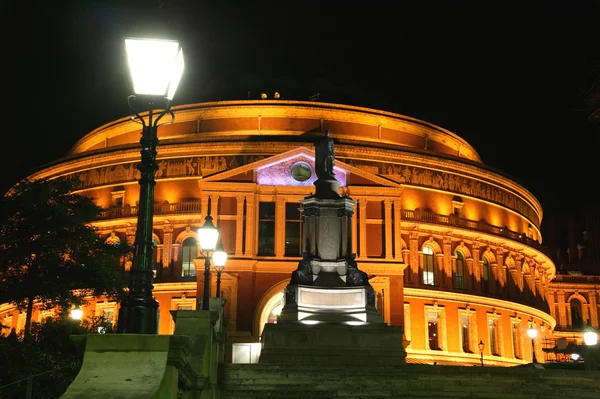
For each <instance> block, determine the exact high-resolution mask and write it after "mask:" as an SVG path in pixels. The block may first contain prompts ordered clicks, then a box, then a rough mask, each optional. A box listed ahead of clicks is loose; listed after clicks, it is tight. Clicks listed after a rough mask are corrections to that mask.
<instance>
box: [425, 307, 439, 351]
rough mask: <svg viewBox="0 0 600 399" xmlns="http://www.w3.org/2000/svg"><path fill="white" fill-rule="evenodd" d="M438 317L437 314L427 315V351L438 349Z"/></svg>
mask: <svg viewBox="0 0 600 399" xmlns="http://www.w3.org/2000/svg"><path fill="white" fill-rule="evenodd" d="M438 322H439V316H438V314H437V313H432V312H430V313H428V314H427V332H428V335H429V349H432V350H441V349H440V341H439V339H440V332H439V323H438Z"/></svg>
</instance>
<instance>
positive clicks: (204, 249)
mask: <svg viewBox="0 0 600 399" xmlns="http://www.w3.org/2000/svg"><path fill="white" fill-rule="evenodd" d="M208 209H210V206H209V207H208ZM198 238H199V240H200V255H201V257H202V258H204V294H203V296H202V310H208V309H209V306H208V305H209V303H208V302H209V298H210V259H211V257H212V256H211V252H213V253H214V252H215V245H216V244H217V240H218V238H219V230H217V228H216V227H215V225H214V224H213V222H212V216H210V213H209V214H208V215H206V218H204V225H202V227H200V228H199V229H198Z"/></svg>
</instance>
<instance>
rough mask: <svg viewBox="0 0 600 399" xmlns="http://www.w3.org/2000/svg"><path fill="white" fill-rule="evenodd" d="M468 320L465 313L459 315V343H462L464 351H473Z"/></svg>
mask: <svg viewBox="0 0 600 399" xmlns="http://www.w3.org/2000/svg"><path fill="white" fill-rule="evenodd" d="M469 322H470V320H469V316H467V315H463V316H461V317H460V333H461V336H460V338H461V343H462V350H463V352H465V353H473V351H472V350H471V345H470V340H469V338H470V336H471V335H470V331H469V327H470V325H469V324H470V323H469Z"/></svg>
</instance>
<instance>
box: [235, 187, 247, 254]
mask: <svg viewBox="0 0 600 399" xmlns="http://www.w3.org/2000/svg"><path fill="white" fill-rule="evenodd" d="M245 198H246V197H244V196H243V195H238V196H236V197H235V200H236V213H235V256H242V251H243V242H242V240H243V238H244V200H245Z"/></svg>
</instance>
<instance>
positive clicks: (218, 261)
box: [213, 240, 227, 298]
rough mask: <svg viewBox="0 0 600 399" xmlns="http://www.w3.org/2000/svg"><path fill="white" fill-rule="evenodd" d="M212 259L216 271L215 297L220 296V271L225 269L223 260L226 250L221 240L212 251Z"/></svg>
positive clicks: (225, 258) (225, 257)
mask: <svg viewBox="0 0 600 399" xmlns="http://www.w3.org/2000/svg"><path fill="white" fill-rule="evenodd" d="M213 261H214V262H215V270H216V271H217V295H216V296H217V298H220V297H221V273H222V272H223V269H225V262H226V261H227V252H225V249H224V248H223V241H222V240H219V244H217V247H216V248H215V252H213Z"/></svg>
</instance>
